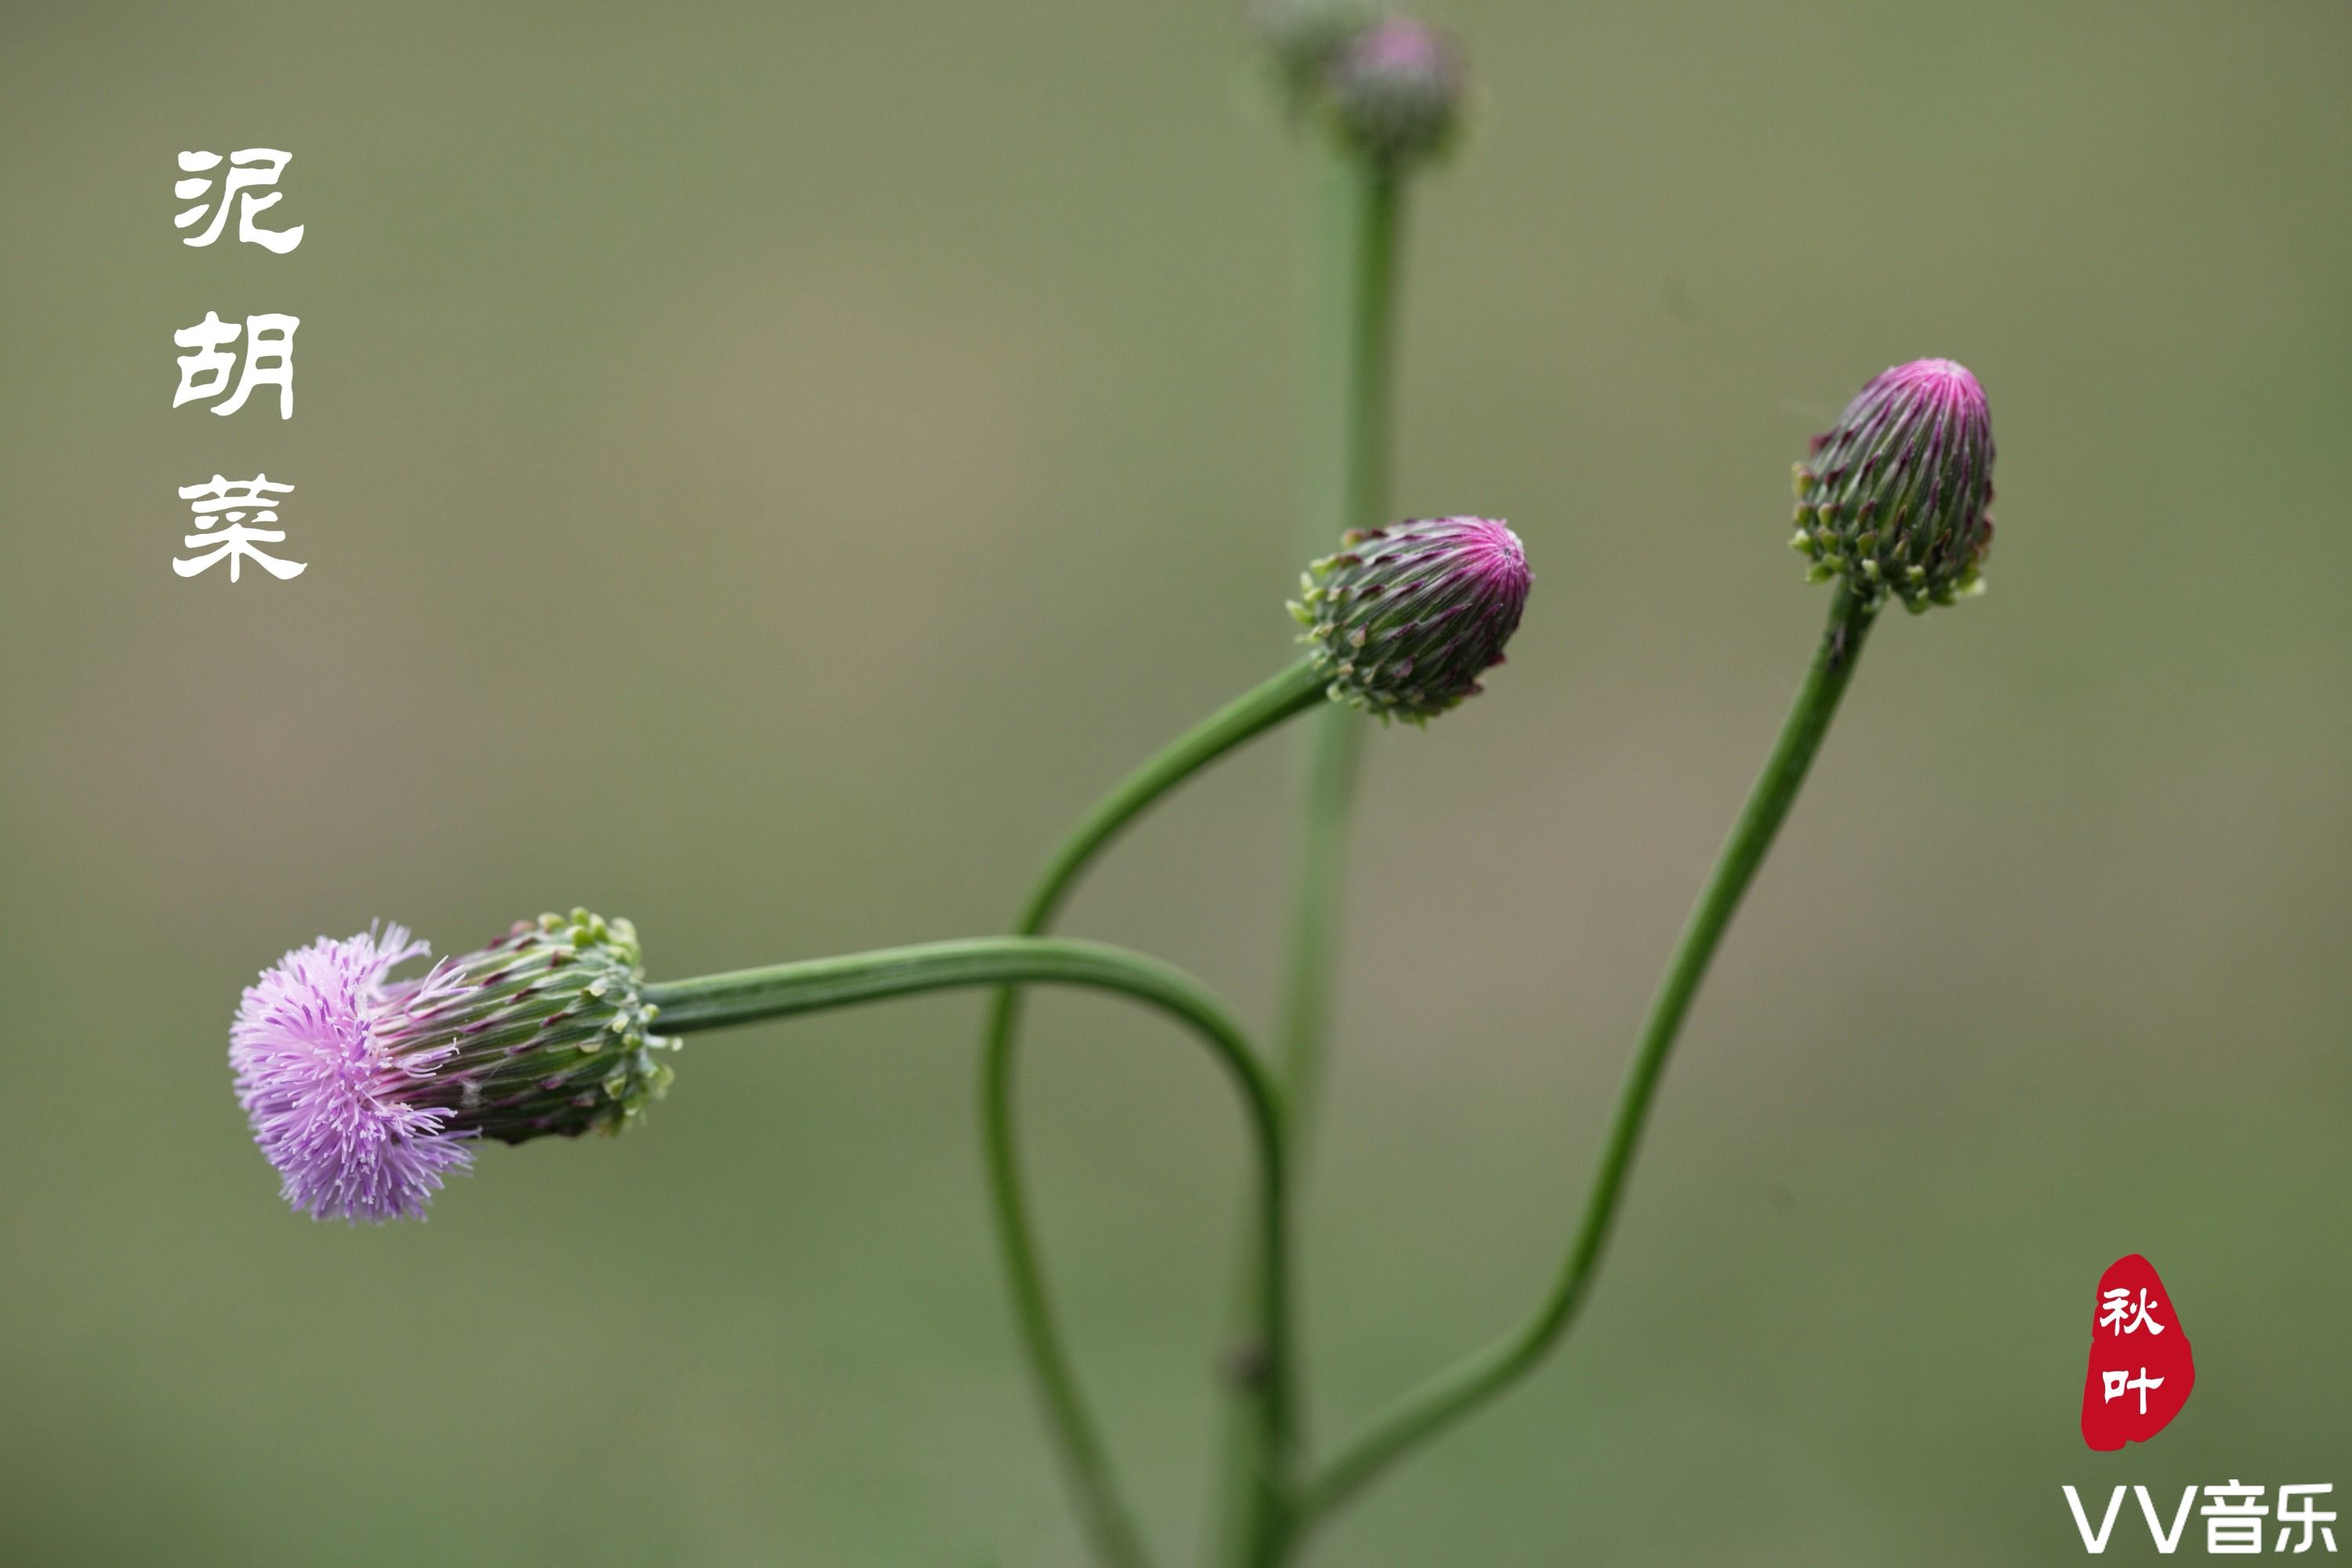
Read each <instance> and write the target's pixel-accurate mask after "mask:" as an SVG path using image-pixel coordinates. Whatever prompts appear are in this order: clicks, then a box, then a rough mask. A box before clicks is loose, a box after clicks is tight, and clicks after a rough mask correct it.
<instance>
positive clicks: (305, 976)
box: [228, 910, 673, 1220]
mask: <svg viewBox="0 0 2352 1568" xmlns="http://www.w3.org/2000/svg"><path fill="white" fill-rule="evenodd" d="M427 951H428V948H427V946H426V944H425V943H424V942H418V941H415V940H413V939H412V938H411V937H410V936H409V934H408V932H407V931H405V930H404V929H403V928H402V927H400V926H397V925H393V926H385V927H383V928H381V930H377V929H371V930H369V931H365V932H362V934H360V935H358V936H354V937H352V938H350V939H349V940H347V941H342V942H337V941H333V940H331V939H329V938H326V937H321V938H320V939H319V940H318V941H317V942H313V943H311V944H310V946H309V947H306V948H298V949H296V950H295V951H294V952H289V953H288V954H287V955H286V956H285V957H284V958H283V959H281V960H279V961H278V964H277V965H276V966H275V967H273V968H271V969H269V970H267V971H265V972H264V973H263V974H262V976H261V978H260V980H259V981H258V982H257V984H253V985H251V986H248V987H247V989H246V993H245V997H244V1001H243V1002H242V1004H241V1005H239V1007H238V1008H237V1015H236V1022H235V1023H234V1024H233V1025H231V1026H230V1028H229V1051H228V1054H229V1064H230V1066H231V1068H233V1069H234V1070H235V1073H236V1095H237V1101H238V1103H239V1104H241V1105H242V1106H243V1107H244V1108H245V1111H246V1114H247V1117H248V1118H249V1119H250V1120H251V1121H252V1123H253V1133H254V1141H255V1142H257V1143H258V1144H259V1145H260V1146H261V1151H262V1152H263V1154H265V1155H266V1156H268V1160H269V1163H271V1164H272V1165H274V1166H276V1167H277V1169H278V1174H279V1175H280V1176H281V1177H282V1178H283V1183H284V1188H283V1190H284V1194H285V1197H286V1200H287V1201H288V1202H289V1203H290V1204H292V1205H294V1207H295V1208H297V1209H299V1210H301V1211H303V1212H305V1213H308V1214H310V1215H312V1216H314V1217H316V1218H320V1219H347V1220H348V1219H370V1220H385V1219H394V1218H416V1217H421V1216H422V1215H423V1214H424V1211H425V1204H426V1202H427V1201H428V1200H429V1199H430V1198H431V1197H432V1195H433V1194H434V1193H435V1192H436V1191H437V1190H438V1189H439V1188H440V1186H441V1184H442V1181H443V1180H444V1179H445V1178H446V1176H447V1175H448V1174H449V1173H453V1172H457V1171H462V1170H465V1169H467V1167H468V1166H470V1165H471V1164H472V1163H473V1152H472V1149H471V1144H472V1143H473V1142H475V1141H476V1140H478V1139H481V1138H496V1139H499V1140H500V1141H501V1142H508V1143H520V1142H525V1141H526V1140H529V1139H532V1138H538V1137H542V1136H546V1135H549V1134H556V1135H561V1136H563V1137H576V1136H578V1135H579V1134H580V1133H582V1132H585V1131H588V1130H589V1129H591V1128H594V1129H597V1130H598V1131H605V1132H617V1131H620V1130H621V1129H622V1128H623V1127H625V1126H626V1125H627V1124H628V1122H629V1121H630V1120H631V1119H633V1118H634V1117H635V1116H636V1115H637V1114H638V1112H640V1111H641V1110H643V1109H644V1108H645V1107H646V1104H648V1103H649V1102H651V1101H652V1100H656V1099H657V1098H659V1097H660V1095H661V1093H662V1091H663V1090H664V1089H667V1088H668V1086H669V1079H670V1068H669V1066H668V1064H667V1062H664V1061H662V1060H661V1059H659V1058H658V1056H657V1055H656V1053H658V1052H660V1051H663V1050H665V1049H668V1048H672V1046H673V1043H672V1042H670V1041H667V1040H664V1039H661V1038H659V1037H656V1036H654V1035H652V1034H651V1033H649V1032H648V1027H647V1026H649V1025H650V1024H651V1023H652V1022H653V1017H654V1009H653V1008H652V1007H651V1006H649V1005H646V1003H645V1001H644V1000H643V999H642V996H641V994H640V985H641V983H642V981H643V978H644V971H643V968H642V966H641V963H640V956H641V955H640V952H639V949H638V946H637V936H636V931H635V928H634V927H632V926H631V925H630V923H629V922H628V921H618V920H616V921H606V920H604V918H603V917H602V916H600V915H593V914H590V913H589V912H588V911H587V910H572V913H571V915H570V916H568V917H566V916H562V915H541V917H540V918H539V919H538V920H537V921H518V922H517V923H516V925H515V927H514V929H513V931H511V932H509V934H508V935H507V936H505V937H503V938H501V939H499V941H497V942H492V943H491V944H490V945H489V946H488V947H486V948H484V949H482V950H481V951H479V952H471V953H467V954H466V955H464V956H463V957H457V958H446V959H444V960H442V961H441V962H440V963H436V964H435V965H434V966H433V967H432V968H431V969H429V970H427V971H426V972H425V973H423V974H421V975H418V976H415V977H413V978H409V979H403V980H394V979H392V978H390V974H391V971H392V970H394V968H396V967H398V966H399V965H400V964H402V963H406V962H407V961H409V960H410V959H414V958H417V957H421V956H423V955H424V954H425V952H427Z"/></svg>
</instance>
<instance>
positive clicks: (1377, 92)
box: [1324, 16, 1462, 163]
mask: <svg viewBox="0 0 2352 1568" xmlns="http://www.w3.org/2000/svg"><path fill="white" fill-rule="evenodd" d="M1324 87H1325V91H1326V93H1327V94H1328V97H1329V100H1330V105H1331V114H1332V118H1333V120H1334V121H1336V122H1337V124H1338V125H1339V132H1340V134H1341V135H1342V136H1343V137H1344V138H1345V139H1346V140H1347V141H1348V142H1349V144H1350V145H1351V146H1353V147H1354V148H1355V149H1356V150H1357V151H1358V152H1359V153H1362V154H1363V155H1364V156H1366V157H1368V158H1371V159H1375V160H1377V161H1380V162H1382V163H1403V162H1406V161H1409V160H1412V159H1418V158H1424V157H1429V156H1431V155H1433V154H1435V153H1441V152H1443V151H1444V149H1445V146H1446V144H1447V143H1448V142H1451V141H1452V140H1453V137H1454V130H1455V128H1456V126H1457V124H1458V123H1459V121H1460V120H1461V113H1462V61H1461V58H1460V56H1459V55H1457V54H1456V53H1455V52H1454V46H1453V45H1452V44H1450V43H1448V42H1447V41H1446V38H1445V35H1444V34H1443V33H1441V32H1439V31H1438V30H1437V29H1436V28H1434V27H1433V26H1430V25H1429V24H1428V23H1426V22H1416V21H1414V20H1412V18H1411V17H1408V16H1391V17H1390V18H1388V19H1387V20H1386V21H1383V22H1379V23H1376V24H1374V25H1373V26H1370V27H1367V28H1365V29H1364V30H1363V31H1361V32H1360V33H1358V34H1356V35H1355V36H1354V37H1351V38H1349V39H1348V41H1347V42H1346V43H1345V44H1343V45H1341V46H1340V47H1339V49H1338V50H1337V52H1336V53H1334V54H1333V55H1332V57H1331V60H1330V64H1329V66H1328V68H1327V71H1326V78H1325V84H1324Z"/></svg>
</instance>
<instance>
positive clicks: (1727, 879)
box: [1298, 583, 1876, 1529]
mask: <svg viewBox="0 0 2352 1568" xmlns="http://www.w3.org/2000/svg"><path fill="white" fill-rule="evenodd" d="M1875 613H1876V612H1875V606H1874V605H1873V603H1872V602H1871V599H1870V598H1869V596H1867V595H1864V594H1858V593H1856V592H1854V591H1853V589H1852V588H1851V587H1849V586H1848V584H1844V583H1840V584H1838V587H1837V590H1836V596H1835V597H1834V599H1833V600H1832V604H1831V606H1830V616H1829V625H1828V626H1827V628H1826V629H1825V630H1824V631H1823V632H1822V641H1821V646H1820V647H1819V649H1818V650H1817V651H1816V652H1815V653H1814V655H1813V662H1812V665H1811V668H1810V669H1809V670H1808V671H1807V672H1806V675H1805V679H1804V684H1803V685H1802V686H1801V687H1800V688H1799V689H1798V691H1797V697H1796V700H1795V702H1794V703H1793V704H1792V705H1791V706H1790V710H1789V717H1788V720H1787V721H1786V722H1785V723H1784V724H1783V725H1782V726H1781V730H1780V740H1779V742H1777V743H1776V744H1775V745H1774V746H1773V748H1772V754H1771V756H1770V758H1769V760H1768V761H1767V762H1766V763H1765V764H1764V771H1763V773H1761V774H1760V775H1759V777H1758V779H1757V781H1756V784H1755V787H1754V789H1753V790H1751V791H1750V792H1749V794H1748V804H1747V805H1746V806H1745V807H1743V808H1742V810H1741V811H1740V814H1739V820H1738V823H1737V824H1736V825H1735V826H1733V828H1732V830H1731V837H1730V838H1729V839H1728V840H1727V842H1726V843H1725V845H1724V847H1723V851H1722V853H1721V855H1720V856H1719V857H1718V858H1717V861H1716V866H1715V871H1714V873H1713V875H1711V876H1710V877H1709V878H1708V879H1707V882H1706V889H1705V890H1704V891H1703V892H1702V893H1701V894H1700V896H1699V900H1698V905H1697V907H1696V909H1695V910H1692V912H1691V917H1690V921H1689V922H1688V923H1687V924H1686V925H1685V927H1684V929H1683V933H1682V938H1681V941H1680V942H1677V943H1676V945H1675V954H1674V959H1673V961H1672V963H1669V964H1668V966H1667V969H1666V973H1665V978H1664V981H1663V982H1662V983H1661V984H1660V985H1659V988H1658V994H1657V997H1656V999H1655V1000H1654V1002H1652V1004H1651V1005H1650V1014H1649V1017H1648V1019H1647V1020H1646V1021H1645V1022H1644V1023H1643V1027H1642V1035H1641V1039H1640V1043H1639V1044H1638V1045H1637V1046H1636V1047H1635V1049H1634V1052H1633V1068H1632V1070H1631V1072H1630V1073H1629V1074H1628V1075H1627V1077H1626V1080H1625V1087H1624V1089H1622V1092H1621V1093H1620V1094H1619V1097H1618V1102H1617V1112H1616V1116H1615V1118H1614V1120H1613V1121H1612V1124H1611V1126H1610V1130H1609V1141H1608V1142H1607V1144H1606V1145H1605V1146H1604V1147H1603V1148H1602V1150H1601V1161H1600V1164H1599V1166H1598V1168H1597V1169H1596V1170H1595V1172H1594V1173H1593V1178H1592V1186H1591V1193H1590V1194H1589V1195H1588V1196H1587V1198H1586V1200H1585V1207H1584V1217H1583V1221H1582V1223H1581V1224H1580V1226H1578V1228H1577V1232H1576V1237H1575V1240H1574V1242H1573V1243H1572V1244H1571V1246H1570V1248H1569V1252H1568V1258H1567V1260H1566V1261H1565V1262H1564V1263H1563V1264H1562V1265H1561V1268H1560V1271H1559V1276H1558V1277H1557V1278H1556V1279H1554V1280H1553V1282H1552V1286H1551V1289H1549V1292H1547V1293H1546V1295H1545V1297H1544V1299H1543V1301H1542V1303H1541V1304H1540V1305H1539V1306H1538V1308H1537V1309H1536V1310H1535V1312H1534V1314H1533V1315H1532V1316H1530V1317H1529V1318H1528V1321H1526V1322H1525V1323H1523V1324H1522V1325H1521V1326H1520V1327H1519V1328H1518V1329H1517V1331H1514V1332H1512V1333H1509V1334H1507V1335H1505V1336H1504V1337H1503V1338H1502V1339H1500V1340H1498V1341H1496V1342H1495V1343H1493V1344H1491V1345H1489V1346H1488V1347H1486V1349H1485V1350H1482V1351H1480V1352H1477V1353H1476V1354H1475V1355H1472V1356H1470V1357H1468V1358H1467V1359H1465V1360H1464V1361H1462V1362H1460V1363H1456V1364H1455V1365H1454V1366H1453V1367H1451V1368H1449V1369H1447V1370H1446V1371H1445V1372H1443V1373H1439V1374H1438V1375H1437V1376H1436V1377H1434V1378H1433V1379H1431V1380H1430V1381H1429V1382H1428V1383H1427V1384H1423V1386H1422V1387H1421V1388H1420V1389H1418V1390H1416V1391H1414V1392H1413V1393H1412V1394H1408V1395H1406V1396H1405V1397H1404V1398H1403V1399H1402V1400H1401V1401H1399V1402H1398V1403H1397V1404H1396V1405H1394V1406H1393V1407H1391V1409H1390V1410H1389V1412H1388V1413H1387V1414H1386V1415H1382V1416H1381V1417H1380V1418H1379V1419H1377V1420H1376V1421H1374V1422H1373V1424H1372V1426H1371V1429H1370V1431H1369V1432H1367V1433H1366V1434H1365V1435H1364V1436H1361V1437H1360V1438H1358V1439H1357V1440H1356V1441H1355V1442H1354V1443H1353V1444H1351V1445H1349V1447H1347V1448H1345V1449H1344V1450H1343V1451H1342V1452H1341V1453H1340V1454H1339V1458H1336V1459H1334V1460H1333V1461H1332V1462H1331V1464H1330V1465H1329V1466H1328V1468H1325V1469H1324V1471H1323V1472H1322V1474H1321V1475H1320V1476H1318V1478H1317V1479H1315V1481H1314V1482H1313V1484H1312V1485H1311V1486H1309V1487H1308V1488H1307V1490H1306V1493H1305V1495H1304V1496H1303V1497H1302V1498H1301V1499H1300V1501H1299V1509H1298V1511H1299V1515H1300V1527H1301V1528H1302V1529H1304V1528H1305V1527H1306V1525H1307V1524H1308V1523H1311V1522H1312V1521H1314V1520H1316V1519H1317V1518H1318V1517H1319V1516H1321V1515H1324V1514H1327V1513H1328V1512H1329V1511H1330V1510H1333V1509H1335V1508H1337V1507H1338V1506H1339V1504H1340V1503H1342V1502H1344V1501H1346V1500H1348V1499H1349V1498H1350V1497H1352V1496H1353V1495H1354V1494H1355V1493H1356V1492H1358V1491H1360V1490H1361V1489H1362V1488H1363V1487H1364V1486H1365V1485H1366V1484H1367V1483H1368V1482H1370V1480H1371V1479H1373V1478H1374V1477H1375V1476H1377V1475H1379V1474H1380V1473H1381V1471H1382V1470H1384V1469H1386V1468H1388V1467H1389V1466H1390V1465H1391V1463H1393V1462H1394V1461H1395V1460H1397V1459H1398V1458H1401V1457H1402V1456H1403V1455H1404V1454H1405V1453H1406V1452H1407V1451H1409V1450H1410V1449H1412V1448H1413V1447H1416V1446H1418V1445H1419V1444H1421V1443H1423V1442H1425V1441H1426V1440H1428V1439H1429V1438H1431V1437H1433V1436H1436V1435H1437V1434H1438V1433H1439V1432H1441V1431H1443V1430H1444V1429H1445V1428H1446V1427H1447V1426H1451V1425H1452V1424H1453V1423H1454V1422H1455V1421H1457V1420H1459V1419H1461V1418H1462V1417H1463V1416H1465V1415H1468V1414H1469V1413H1470V1412H1472V1411H1473V1410H1475V1409H1476V1408H1478V1406H1480V1405H1484V1404H1485V1403H1486V1401H1487V1400H1489V1399H1492V1398H1494V1397H1495V1396H1496V1394H1500V1393H1502V1392H1503V1391H1504V1390H1505V1389H1507V1388H1508V1387H1509V1386H1510V1385H1511V1384H1513V1383H1515V1382H1517V1380H1518V1379H1519V1378H1520V1377H1521V1376H1523V1375H1525V1374H1526V1373H1528V1371H1530V1370H1531V1369H1532V1368H1534V1367H1535V1365H1536V1364H1537V1363H1538V1362H1540V1361H1541V1360H1542V1359H1543V1358H1544V1356H1545V1354H1546V1353H1547V1352H1549V1351H1550V1350H1551V1348H1552V1347H1553V1346H1554V1345H1556V1344H1558V1343H1559V1341H1560V1339H1561V1337H1562V1336H1563V1335H1564V1334H1566V1333H1567V1331H1568V1329H1569V1326H1570V1323H1572V1322H1573V1321H1575V1318H1576V1314H1577V1310H1578V1309H1579V1308H1580V1307H1581V1306H1582V1305H1583V1303H1584V1299H1585V1296H1586V1295H1587V1293H1588V1292H1589V1291H1590V1290H1591V1287H1592V1281H1593V1278H1594V1276H1595V1274H1596V1273H1597V1272H1598V1270H1599V1268H1600V1267H1601V1253H1602V1250H1603V1249H1604V1248H1605V1247H1607V1246H1608V1242H1609V1235H1610V1231H1611V1228H1612V1226H1613V1225H1614V1224H1615V1221H1616V1218H1617V1211H1618V1208H1619V1206H1620V1205H1621V1204H1622V1201H1623V1198H1624V1195H1625V1185H1626V1181H1627V1178H1628V1176H1629V1175H1630V1174H1631V1173H1632V1171H1633V1158H1634V1155H1635V1154H1636V1153H1638V1152H1640V1149H1641V1143H1642V1131H1643V1127H1644V1125H1645V1124H1646V1123H1647V1121H1648V1120H1649V1115H1650V1107H1651V1105H1652V1102H1653V1101H1654V1100H1656V1098H1657V1093H1658V1086H1659V1083H1660V1082H1661V1080H1662V1079H1664V1074H1665V1068H1666V1059H1667V1058H1668V1057H1669V1056H1670V1055H1671V1054H1672V1053H1673V1051H1674V1047H1675V1037H1676V1036H1677V1035H1679V1034H1680V1033H1681V1030H1682V1025H1683V1019H1684V1017H1685V1016H1686V1015H1687V1014H1688V1013H1689V1011H1690V1006H1691V1002H1692V999H1693V998H1694V997H1696V995H1697V994H1698V987H1699V982H1700V981H1701V980H1702V979H1703V978H1704V977H1705V976H1706V966H1707V963H1708V961H1709V960H1711V959H1712V958H1713V957H1714V956H1715V950H1716V948H1717V945H1718V944H1720V943H1721V942H1722V940H1723V933H1724V931H1725V929H1726V928H1727V927H1728V926H1729V925H1730V923H1731V917H1732V914H1733V912H1734V911H1735V910H1738V907H1739V900H1740V898H1741V896H1742V895H1743V894H1745V893H1746V892H1747V890H1748V883H1749V882H1751V881H1753V880H1754V879H1755V876H1756V872H1757V868H1759V867H1760V866H1761V865H1762V864H1763V863H1764V855H1765V852H1766V851H1767V850H1768V849H1769V848H1770V847H1771V845H1772V838H1773V836H1774V835H1775V834H1776V833H1778V832H1779V831H1780V824H1781V822H1782V821H1783V820H1784V819H1785V818H1786V817H1787V816H1788V815H1789V807H1790V805H1792V804H1794V803H1795V801H1796V798H1797V790H1798V787H1799V786H1800V785H1801V784H1803V783H1804V780H1805V773H1806V770H1807V769H1809V768H1810V767H1811V765H1812V761H1813V754H1814V752H1816V751H1817V750H1819V748H1820V746H1821V742H1822V735H1823V734H1824V733H1825V732H1826V731H1828V729H1829V725H1830V721H1831V719H1832V717H1833V716H1835V714H1836V712H1837V707H1838V700H1839V699H1840V698H1842V697H1843V696H1844V694H1845V689H1846V685H1847V683H1848V682H1849V681H1850V680H1852V679H1853V668H1854V664H1855V662H1856V660H1857V659H1859V658H1860V657H1861V655H1862V647H1863V641H1864V637H1867V636H1868V635H1869V632H1870V627H1871V623H1872V621H1873V619H1874V616H1875Z"/></svg>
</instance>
